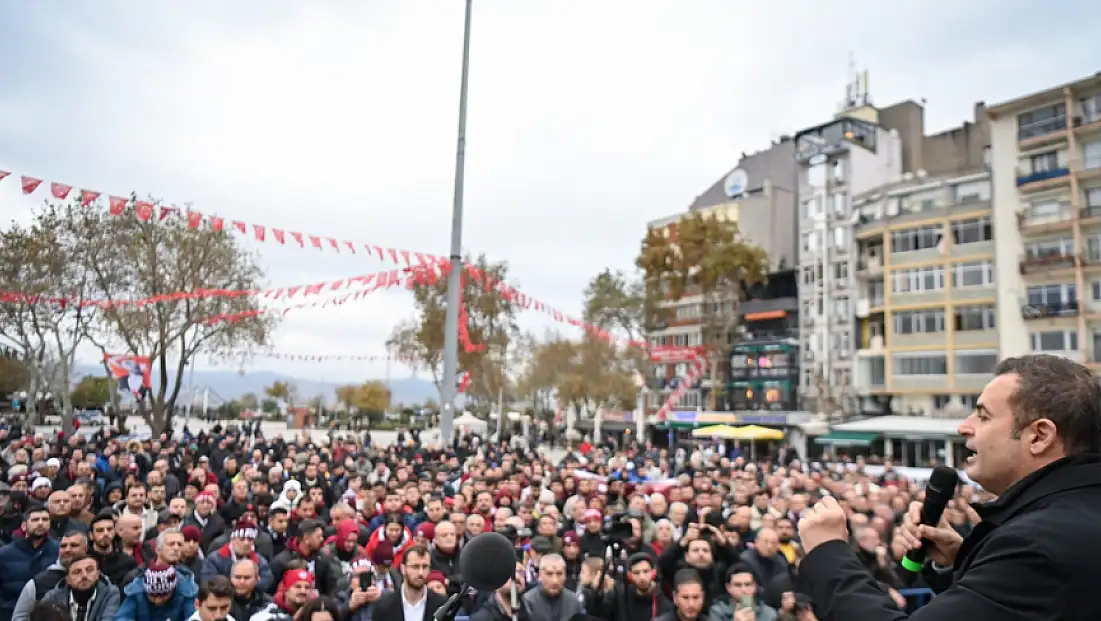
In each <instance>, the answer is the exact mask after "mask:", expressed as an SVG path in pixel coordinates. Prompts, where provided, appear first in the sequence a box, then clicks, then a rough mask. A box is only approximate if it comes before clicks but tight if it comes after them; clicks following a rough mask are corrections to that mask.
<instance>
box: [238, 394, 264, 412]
mask: <svg viewBox="0 0 1101 621" xmlns="http://www.w3.org/2000/svg"><path fill="white" fill-rule="evenodd" d="M237 402H238V404H239V405H240V406H241V408H242V409H245V410H257V409H259V408H260V399H259V397H257V396H256V394H255V393H251V392H246V393H245V394H243V395H241V398H240V399H238V400H237Z"/></svg>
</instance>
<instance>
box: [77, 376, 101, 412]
mask: <svg viewBox="0 0 1101 621" xmlns="http://www.w3.org/2000/svg"><path fill="white" fill-rule="evenodd" d="M69 398H70V400H71V402H72V404H73V407H75V408H77V409H81V410H90V409H98V408H102V407H103V406H104V405H106V404H107V403H109V402H110V401H111V382H110V380H108V379H107V378H106V377H96V376H94V375H85V376H84V377H83V378H81V380H80V381H79V382H77V385H76V386H74V387H73V390H72V392H71V393H70V397H69Z"/></svg>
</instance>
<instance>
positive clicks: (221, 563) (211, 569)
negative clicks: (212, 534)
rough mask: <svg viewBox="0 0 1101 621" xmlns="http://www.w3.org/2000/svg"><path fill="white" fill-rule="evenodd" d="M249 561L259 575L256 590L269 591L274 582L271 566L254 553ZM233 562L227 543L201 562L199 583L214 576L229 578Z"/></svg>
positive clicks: (231, 552)
mask: <svg viewBox="0 0 1101 621" xmlns="http://www.w3.org/2000/svg"><path fill="white" fill-rule="evenodd" d="M250 559H251V560H252V562H253V563H255V564H256V569H257V571H258V572H259V574H260V586H259V587H257V588H259V589H260V590H262V591H267V590H269V589H270V588H271V587H272V586H273V585H274V583H275V580H274V579H273V578H272V575H271V566H270V565H268V561H267V559H265V558H264V557H262V556H260V555H258V554H256V553H255V552H253V553H252V555H251V557H250ZM234 562H235V559H234V558H233V551H232V550H230V549H229V544H228V543H227V544H226V545H224V546H222V547H221V548H220V549H218V550H216V551H215V552H214V553H212V554H211V555H210V556H208V557H206V560H204V561H203V572H202V575H201V576H200V577H199V581H200V582H206V581H207V580H210V579H211V578H213V577H215V576H225V577H226V578H229V577H230V575H231V574H232V570H233V563H234Z"/></svg>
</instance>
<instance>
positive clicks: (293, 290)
mask: <svg viewBox="0 0 1101 621" xmlns="http://www.w3.org/2000/svg"><path fill="white" fill-rule="evenodd" d="M301 288H302V287H301V286H299V285H295V286H293V287H287V297H288V298H293V297H294V294H296V293H298V290H299V289H301Z"/></svg>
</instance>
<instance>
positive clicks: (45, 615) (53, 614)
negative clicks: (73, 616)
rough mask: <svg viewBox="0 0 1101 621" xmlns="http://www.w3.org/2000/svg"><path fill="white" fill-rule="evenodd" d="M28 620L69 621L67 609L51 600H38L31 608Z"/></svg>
mask: <svg viewBox="0 0 1101 621" xmlns="http://www.w3.org/2000/svg"><path fill="white" fill-rule="evenodd" d="M29 619H30V621H69V611H68V610H67V609H66V608H62V607H61V606H58V605H57V604H54V603H53V602H47V601H45V600H39V601H37V602H35V603H34V607H33V608H31V614H30V617H29Z"/></svg>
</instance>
